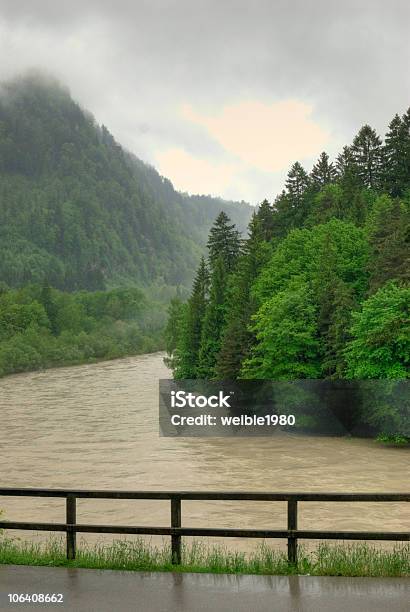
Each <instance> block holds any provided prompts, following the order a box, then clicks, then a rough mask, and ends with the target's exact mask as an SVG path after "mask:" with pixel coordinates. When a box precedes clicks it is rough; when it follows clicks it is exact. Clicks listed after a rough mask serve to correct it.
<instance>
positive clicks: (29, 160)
mask: <svg viewBox="0 0 410 612" xmlns="http://www.w3.org/2000/svg"><path fill="white" fill-rule="evenodd" d="M220 210H224V211H227V212H228V213H229V214H230V215H231V216H232V217H234V219H235V221H236V222H237V223H238V226H239V227H240V229H244V228H245V227H246V224H247V221H248V219H249V217H250V211H251V208H250V207H249V206H248V205H247V204H245V203H244V202H241V203H235V202H228V201H223V200H221V199H218V198H211V197H208V196H192V197H191V196H188V195H186V194H181V193H178V192H176V191H175V190H174V188H173V186H172V184H171V183H170V181H168V180H167V179H165V178H164V177H162V176H160V175H159V174H158V173H157V172H156V171H155V170H154V168H152V167H150V166H147V165H146V164H144V163H143V162H141V161H140V160H139V159H137V158H135V157H134V156H133V155H131V154H129V153H128V152H127V151H125V150H124V149H122V148H121V147H120V145H119V144H118V143H116V142H115V140H114V138H113V137H112V136H111V134H110V133H109V131H108V130H107V128H106V127H104V126H102V127H100V126H98V125H97V124H96V123H95V121H94V119H93V117H92V116H91V115H90V114H89V113H86V112H84V111H83V110H82V109H81V108H80V106H79V105H78V104H76V103H75V102H74V101H73V100H72V99H71V97H70V95H69V93H68V91H67V90H66V89H65V88H63V87H61V86H60V85H59V84H58V83H57V82H54V81H53V80H51V79H47V78H45V77H41V76H39V75H28V76H26V77H25V78H23V79H19V80H16V81H12V82H8V83H5V84H3V85H2V86H1V87H0V217H1V221H2V224H1V228H0V280H3V281H4V282H6V283H7V284H8V285H9V286H13V287H21V286H24V285H26V284H29V283H37V284H43V283H44V282H46V283H48V284H49V285H50V286H52V287H57V288H60V289H63V290H68V291H77V290H80V289H87V290H89V291H97V290H102V289H104V288H106V287H113V286H131V285H144V286H150V285H161V284H165V285H167V286H170V287H175V286H178V285H183V286H189V285H190V283H191V281H192V277H193V272H194V270H195V268H196V266H197V264H198V262H199V259H200V256H201V254H202V252H203V251H204V249H205V243H206V235H207V233H208V231H209V228H210V226H211V223H212V219H213V218H214V216H215V215H216V214H217V212H219V211H220Z"/></svg>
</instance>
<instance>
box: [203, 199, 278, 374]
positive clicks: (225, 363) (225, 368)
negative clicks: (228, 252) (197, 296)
mask: <svg viewBox="0 0 410 612" xmlns="http://www.w3.org/2000/svg"><path fill="white" fill-rule="evenodd" d="M264 202H265V203H267V200H265V201H264ZM265 206H266V204H265ZM269 206H270V205H269ZM266 210H267V206H266V208H265V211H266ZM265 211H263V209H262V214H261V208H259V209H258V212H257V213H256V214H254V215H253V217H252V219H251V221H250V223H249V229H248V239H247V241H246V244H245V248H244V253H243V255H242V256H241V258H240V259H239V263H238V266H237V271H236V273H235V274H234V275H233V276H232V280H231V283H230V285H229V287H228V291H227V299H226V303H227V307H226V315H225V320H226V324H225V327H224V330H223V334H222V342H221V349H220V352H219V354H218V357H217V363H216V367H215V373H216V377H217V378H218V379H221V380H223V379H227V380H232V379H236V378H237V377H238V376H239V373H240V370H241V366H242V363H243V361H244V359H246V358H247V357H248V355H249V351H250V349H251V346H252V344H253V342H254V340H255V337H254V334H253V333H252V332H251V331H250V329H249V326H250V323H251V316H252V315H253V314H254V313H255V312H256V300H255V298H254V296H253V295H252V292H251V287H252V283H253V282H254V280H255V278H256V277H257V275H258V273H259V270H260V269H261V267H262V265H263V263H265V262H266V259H267V253H268V250H267V249H266V248H265V247H267V244H266V242H267V240H268V239H269V236H270V235H271V228H272V226H271V217H270V216H269V214H265Z"/></svg>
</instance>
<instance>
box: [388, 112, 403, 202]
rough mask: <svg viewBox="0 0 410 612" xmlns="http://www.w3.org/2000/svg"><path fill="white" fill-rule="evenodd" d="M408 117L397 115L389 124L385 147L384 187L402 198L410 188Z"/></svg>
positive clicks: (393, 194)
mask: <svg viewBox="0 0 410 612" xmlns="http://www.w3.org/2000/svg"><path fill="white" fill-rule="evenodd" d="M409 115H410V109H409V111H408V112H407V115H403V118H400V117H399V115H397V114H396V115H395V116H394V117H393V119H392V120H391V122H390V123H389V131H388V132H387V133H386V138H385V146H384V167H383V185H384V187H385V188H386V190H387V191H388V193H389V194H390V195H391V196H393V197H396V196H401V195H403V194H404V193H405V191H406V189H409V187H410V133H409V122H408V120H407V117H408V116H409Z"/></svg>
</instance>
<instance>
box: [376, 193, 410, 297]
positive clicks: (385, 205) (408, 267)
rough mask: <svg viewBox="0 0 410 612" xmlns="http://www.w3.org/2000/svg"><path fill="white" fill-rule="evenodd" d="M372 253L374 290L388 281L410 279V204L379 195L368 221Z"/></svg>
mask: <svg viewBox="0 0 410 612" xmlns="http://www.w3.org/2000/svg"><path fill="white" fill-rule="evenodd" d="M367 230H368V235H369V240H370V244H371V247H372V251H373V256H372V259H371V262H370V266H369V268H370V275H371V276H370V288H371V291H375V290H376V289H378V288H379V287H381V286H382V285H383V284H384V283H386V281H388V280H393V279H395V280H397V281H399V282H403V283H406V282H409V281H410V204H409V202H408V201H404V202H401V201H400V200H398V199H394V200H392V199H391V198H389V197H388V196H387V195H382V196H380V197H379V198H378V199H377V200H376V202H375V204H374V206H373V210H372V212H371V215H370V217H369V219H368V222H367Z"/></svg>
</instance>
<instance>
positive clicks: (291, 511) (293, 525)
mask: <svg viewBox="0 0 410 612" xmlns="http://www.w3.org/2000/svg"><path fill="white" fill-rule="evenodd" d="M297 528H298V502H297V500H296V499H289V500H288V531H295V530H296V529H297ZM288 561H289V563H292V564H294V565H296V563H297V562H298V541H297V538H295V537H294V536H288Z"/></svg>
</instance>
